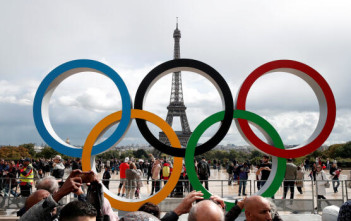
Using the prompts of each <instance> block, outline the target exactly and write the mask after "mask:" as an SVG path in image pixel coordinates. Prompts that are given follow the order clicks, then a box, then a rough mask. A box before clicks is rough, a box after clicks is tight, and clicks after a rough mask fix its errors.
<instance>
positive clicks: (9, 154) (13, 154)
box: [0, 146, 32, 160]
mask: <svg viewBox="0 0 351 221" xmlns="http://www.w3.org/2000/svg"><path fill="white" fill-rule="evenodd" d="M0 157H1V158H4V159H11V160H18V159H21V158H24V157H29V158H30V157H32V156H31V155H30V154H29V152H28V149H27V148H24V147H22V146H20V147H15V146H4V147H1V148H0Z"/></svg>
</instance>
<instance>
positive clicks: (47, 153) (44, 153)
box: [37, 146, 62, 159]
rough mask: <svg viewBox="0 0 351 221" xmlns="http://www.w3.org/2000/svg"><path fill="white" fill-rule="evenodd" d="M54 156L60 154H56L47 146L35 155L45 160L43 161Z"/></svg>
mask: <svg viewBox="0 0 351 221" xmlns="http://www.w3.org/2000/svg"><path fill="white" fill-rule="evenodd" d="M56 155H62V154H60V153H59V152H57V151H56V150H54V149H53V148H51V147H49V146H47V147H44V148H43V150H42V151H41V152H40V153H37V157H40V158H45V159H50V158H54V157H55V156H56Z"/></svg>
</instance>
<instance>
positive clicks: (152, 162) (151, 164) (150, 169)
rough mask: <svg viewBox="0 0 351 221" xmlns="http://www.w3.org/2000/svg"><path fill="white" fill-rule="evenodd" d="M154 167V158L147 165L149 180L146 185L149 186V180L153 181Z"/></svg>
mask: <svg viewBox="0 0 351 221" xmlns="http://www.w3.org/2000/svg"><path fill="white" fill-rule="evenodd" d="M153 165H154V159H153V158H152V159H151V160H150V161H149V163H148V165H147V179H146V183H147V184H149V178H151V180H152V172H151V171H152V166H153Z"/></svg>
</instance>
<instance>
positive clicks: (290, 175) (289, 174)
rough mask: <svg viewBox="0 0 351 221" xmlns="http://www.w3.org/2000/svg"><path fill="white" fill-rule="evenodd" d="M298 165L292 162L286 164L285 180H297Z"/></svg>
mask: <svg viewBox="0 0 351 221" xmlns="http://www.w3.org/2000/svg"><path fill="white" fill-rule="evenodd" d="M296 175H297V166H296V165H295V164H293V163H292V162H290V163H287V164H286V170H285V180H296Z"/></svg>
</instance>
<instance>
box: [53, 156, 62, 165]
mask: <svg viewBox="0 0 351 221" xmlns="http://www.w3.org/2000/svg"><path fill="white" fill-rule="evenodd" d="M61 160H62V158H61V156H60V155H56V156H55V158H54V162H55V163H60V162H61Z"/></svg>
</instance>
